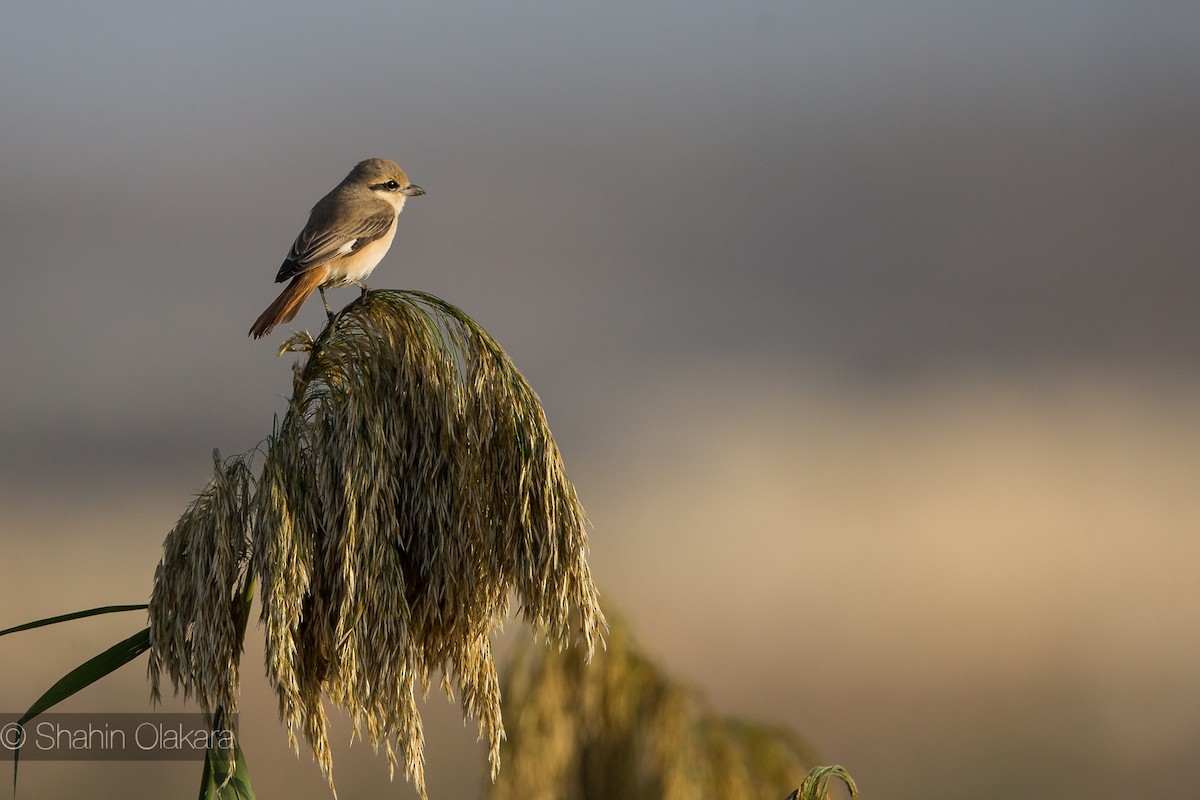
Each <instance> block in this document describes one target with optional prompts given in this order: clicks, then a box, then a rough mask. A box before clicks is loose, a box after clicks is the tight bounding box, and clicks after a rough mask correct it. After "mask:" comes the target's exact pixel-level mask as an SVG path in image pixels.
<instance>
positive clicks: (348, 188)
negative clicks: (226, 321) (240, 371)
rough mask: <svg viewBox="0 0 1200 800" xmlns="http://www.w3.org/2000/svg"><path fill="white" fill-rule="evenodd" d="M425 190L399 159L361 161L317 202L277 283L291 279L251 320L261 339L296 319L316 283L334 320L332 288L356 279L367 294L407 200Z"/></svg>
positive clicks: (255, 335)
mask: <svg viewBox="0 0 1200 800" xmlns="http://www.w3.org/2000/svg"><path fill="white" fill-rule="evenodd" d="M423 194H425V190H424V189H422V188H421V187H420V186H417V185H416V184H414V183H413V182H412V181H410V180H409V179H408V175H406V174H405V173H404V170H402V169H400V166H399V165H398V164H396V162H394V161H390V160H388V159H386V158H368V159H367V160H365V161H360V162H359V163H358V164H357V165H356V166H355V167H354V169H352V170H350V174H349V175H347V176H346V177H345V178H344V179H343V180H342V182H341V183H339V184H338V185H337V186H336V187H335V188H334V189H333V191H331V192H330V193H329V194H327V195H325V196H324V197H322V198H321V199H320V200H319V201H317V204H316V205H315V206H313V207H312V211H311V212H310V213H309V216H308V224H306V225H305V226H304V230H302V231H300V235H299V236H297V237H296V241H295V242H294V243H293V244H292V249H291V251H290V252H289V253H288V255H287V258H286V259H284V262H283V266H281V267H280V268H279V273H278V274H277V275H276V276H275V282H276V283H283V282H284V281H290V283H288V285H287V288H285V289H284V290H283V292H281V293H280V295H279V297H277V298H275V301H274V302H273V303H271V305H269V306H267V308H266V310H265V311H263V312H262V314H260V315H259V316H258V319H256V320H255V321H254V324H253V325H252V326H250V335H251V336H253V337H254V338H255V339H260V338H262V337H263V336H266V335H267V334H268V333H270V332H271V331H272V330H273V329H274V328H275V326H276V325H278V324H280V323H281V322H290V321H291V320H292V319H293V318H294V317H295V316H296V312H298V311H299V310H300V306H302V305H304V301H305V300H307V299H308V296H309V295H311V294H312V293H313V290H314V289H316V290H317V291H319V292H320V293H321V302H322V303H324V304H325V313H326V314H327V315H328V316H329V320H330V322H332V321H333V318H334V314H333V311H331V310H330V308H329V301H328V300H327V299H326V298H325V290H326V289H327V288H330V287H335V286H347V285H349V284H354V285H355V286H357V287H358V288H359V289H361V290H362V293H363V296H364V297H365V296H366V294H367V285H366V284H365V283H363V280H364V279H366V277H367V276H368V275H370V274H371V271H372V270H374V269H375V267H376V266H377V265H378V264H379V262H380V260H382V259H383V256H384V255H385V254H386V253H387V251H388V248H389V247H391V246H392V239H393V238H394V237H395V235H396V223H397V221H398V220H399V217H400V212H401V211H402V210H403V209H404V201H406V200H407V199H408V198H410V197H417V196H419V195H423Z"/></svg>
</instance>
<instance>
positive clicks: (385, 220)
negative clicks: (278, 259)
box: [275, 201, 396, 283]
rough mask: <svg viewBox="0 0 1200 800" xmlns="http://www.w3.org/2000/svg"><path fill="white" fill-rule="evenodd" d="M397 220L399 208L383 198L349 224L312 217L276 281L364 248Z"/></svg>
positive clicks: (286, 278) (287, 278)
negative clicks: (364, 214)
mask: <svg viewBox="0 0 1200 800" xmlns="http://www.w3.org/2000/svg"><path fill="white" fill-rule="evenodd" d="M395 220H396V210H395V209H394V208H392V207H391V206H390V205H388V204H387V203H384V202H382V201H381V202H380V203H379V207H378V209H376V210H374V211H372V213H370V214H368V215H366V216H363V217H360V218H359V219H357V220H354V221H353V222H350V223H349V224H342V225H326V224H320V223H317V224H314V223H315V220H313V219H309V221H308V224H307V225H305V226H304V230H302V231H300V235H299V236H297V237H296V241H295V243H293V244H292V250H291V252H290V253H288V257H287V260H285V261H284V262H283V266H281V267H280V268H279V274H278V275H276V276H275V281H276V282H277V283H279V282H282V281H286V280H290V279H291V278H294V277H295V276H296V275H298V274H300V273H301V272H307V271H308V270H310V269H314V268H316V267H319V266H321V265H322V264H326V263H328V262H330V261H332V260H333V259H335V258H337V257H338V256H343V255H346V254H348V253H353V252H354V251H355V250H361V249H362V248H364V247H366V246H367V245H368V244H370V243H371V242H373V241H375V240H376V239H378V238H380V237H381V236H383V235H385V234H386V233H387V232H388V230H389V229H390V228H391V227H392V223H393V222H395Z"/></svg>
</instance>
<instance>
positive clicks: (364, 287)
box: [350, 280, 371, 300]
mask: <svg viewBox="0 0 1200 800" xmlns="http://www.w3.org/2000/svg"><path fill="white" fill-rule="evenodd" d="M350 282H351V283H353V284H354V285H355V286H357V287H358V288H359V289H361V290H362V297H366V296H367V292H369V291H371V287H370V286H367V285H366V284H365V283H363V282H362V281H359V280H354V281H350ZM362 297H360V298H359V299H360V300H361V299H362Z"/></svg>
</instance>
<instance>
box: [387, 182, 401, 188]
mask: <svg viewBox="0 0 1200 800" xmlns="http://www.w3.org/2000/svg"><path fill="white" fill-rule="evenodd" d="M384 186H386V187H387V188H389V189H399V188H400V184H398V183H396V182H395V181H388V182H387V183H385V184H384Z"/></svg>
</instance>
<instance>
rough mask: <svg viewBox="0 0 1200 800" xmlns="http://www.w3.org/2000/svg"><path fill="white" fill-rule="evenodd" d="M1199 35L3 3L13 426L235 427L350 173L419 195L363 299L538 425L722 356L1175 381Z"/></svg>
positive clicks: (1121, 24) (845, 9)
mask: <svg viewBox="0 0 1200 800" xmlns="http://www.w3.org/2000/svg"><path fill="white" fill-rule="evenodd" d="M1198 34H1200V8H1197V7H1196V6H1195V4H1188V3H1174V4H1172V3H1154V4H1138V5H1136V6H1134V5H1130V4H1125V3H1115V2H1114V3H1096V2H1082V0H1081V1H1080V2H1064V3H1050V4H1047V3H1043V2H1036V3H1035V2H1021V3H1005V4H996V3H961V2H944V3H942V2H926V3H917V2H909V3H854V2H844V1H842V0H839V2H812V3H798V2H779V3H749V4H747V3H739V4H722V3H706V4H695V3H672V4H651V5H646V4H622V3H606V4H603V5H602V6H601V5H600V4H593V5H592V6H590V7H585V6H582V5H575V4H551V3H516V4H513V3H508V4H503V5H496V4H483V3H480V4H474V5H469V6H468V5H459V6H456V7H455V8H454V10H453V11H451V10H450V9H449V8H448V7H445V6H438V7H434V6H424V7H418V8H410V7H407V6H406V5H405V4H402V3H390V2H389V3H375V4H350V5H343V6H339V7H338V8H337V9H336V10H335V9H333V7H332V6H325V5H322V4H313V5H312V6H309V7H302V6H287V7H286V8H285V7H283V6H260V5H258V4H235V3H229V4H203V5H195V4H192V5H188V6H178V7H170V8H168V7H166V6H163V7H154V6H150V5H145V4H116V5H114V4H104V5H103V6H100V5H95V4H90V3H78V4H72V5H70V6H67V5H63V4H53V5H45V4H40V5H39V4H22V5H21V6H20V7H19V8H13V9H9V10H8V12H6V22H5V25H4V26H3V27H2V28H0V103H2V106H3V109H4V112H3V118H2V119H3V122H2V123H0V124H2V133H0V233H2V234H3V238H4V241H5V257H4V266H3V269H4V275H5V291H4V292H3V294H2V295H0V320H3V322H2V324H3V325H4V328H5V330H6V332H7V339H8V342H9V346H8V347H6V348H4V349H3V350H2V351H0V373H2V374H4V375H5V376H6V389H5V391H4V392H3V395H2V396H0V420H3V422H0V441H4V442H7V443H10V444H11V445H12V448H10V452H16V451H17V450H20V451H30V450H32V451H38V452H43V451H45V449H46V447H47V446H48V443H49V442H51V441H53V440H54V439H56V438H72V437H73V438H74V439H75V441H76V442H77V443H82V442H85V441H88V440H94V443H95V444H96V445H98V446H100V447H104V446H105V445H106V444H114V443H122V444H119V445H117V446H118V447H129V446H133V443H134V442H136V441H137V440H138V439H139V438H141V439H144V440H145V443H152V442H161V441H163V440H164V437H166V438H171V437H178V436H181V435H184V436H187V437H191V436H193V435H194V436H195V439H194V441H195V442H210V441H214V440H215V439H220V442H219V443H220V444H222V446H224V447H225V448H226V449H229V448H234V449H237V448H240V447H242V446H245V442H246V440H247V438H249V437H255V436H258V435H261V433H258V434H256V433H255V432H256V431H263V430H264V429H265V424H264V421H265V420H266V419H267V417H268V415H269V413H270V412H271V411H274V410H277V409H278V408H279V402H278V395H279V394H282V393H283V392H284V391H286V374H287V364H286V363H285V362H276V361H275V359H274V358H273V357H272V354H271V351H272V348H273V341H274V340H272V341H269V342H258V343H255V342H251V341H250V340H248V339H247V338H246V337H245V330H246V329H247V328H248V327H249V322H250V321H251V320H253V319H254V317H255V316H256V315H257V313H258V311H259V310H261V308H262V307H265V305H266V304H267V303H268V302H269V301H270V299H271V298H272V297H273V296H274V294H275V292H276V289H277V288H278V287H276V286H275V285H274V284H273V283H272V279H273V277H274V273H275V270H276V269H277V268H278V265H279V263H280V261H281V260H282V256H283V254H284V253H285V252H286V249H287V247H288V246H289V245H290V243H291V241H292V239H293V238H294V236H295V234H296V233H297V232H298V230H299V228H300V227H301V226H302V224H303V222H304V220H305V218H306V214H307V210H308V208H309V207H310V206H311V204H312V203H313V202H315V200H316V199H317V198H319V197H320V196H321V195H322V194H323V193H324V192H325V191H326V190H327V189H328V188H330V187H331V186H332V185H333V184H335V183H336V182H337V181H338V180H339V179H340V178H341V177H342V176H343V175H344V173H345V172H346V171H347V170H348V169H349V167H350V166H351V165H353V164H354V162H356V161H357V160H359V159H360V158H363V157H367V156H374V155H382V156H389V157H393V158H395V159H396V160H398V161H400V162H401V163H402V165H403V166H405V167H406V169H407V170H408V171H409V172H410V173H411V175H412V177H413V179H414V180H416V181H417V182H419V183H420V184H421V185H423V186H425V187H426V188H427V189H428V190H429V195H428V196H427V197H424V198H421V199H420V200H419V201H417V202H414V203H411V204H410V205H409V208H408V209H407V210H406V212H405V215H404V218H403V220H402V222H401V227H400V232H399V235H398V238H397V244H396V246H395V247H394V249H393V251H392V254H391V255H390V256H389V257H388V258H387V260H386V261H385V262H384V263H383V264H382V265H381V267H380V268H379V270H378V272H377V273H376V274H375V276H374V277H373V280H372V283H373V284H374V285H377V286H381V287H386V286H395V287H406V288H421V289H425V290H429V291H433V292H435V293H439V294H442V295H444V296H445V297H446V298H447V299H449V300H451V301H453V302H456V303H458V304H459V305H461V306H462V307H464V308H465V309H466V310H467V311H468V312H470V313H472V314H474V315H475V316H476V317H477V318H478V319H479V320H480V321H481V322H483V323H484V324H485V326H487V327H488V328H489V329H490V330H492V332H493V333H494V334H495V335H497V336H498V337H499V338H500V339H501V341H503V342H504V343H505V344H506V346H507V347H508V348H509V349H510V351H511V352H512V353H513V355H514V357H515V358H516V359H517V361H518V364H519V365H521V366H522V367H523V368H525V369H526V370H527V371H529V372H530V373H531V376H532V377H533V378H534V380H535V384H544V383H545V382H546V381H551V385H550V387H549V390H550V391H551V392H553V391H555V389H554V388H553V387H554V386H558V385H561V386H564V387H572V388H571V389H570V390H568V389H563V390H562V391H575V392H577V394H578V395H579V397H572V398H564V399H565V400H569V402H565V403H564V405H568V406H577V405H578V403H579V402H584V400H583V399H582V398H586V396H588V395H589V394H590V393H591V392H592V391H593V389H594V388H596V387H601V386H602V387H611V386H613V385H622V384H636V383H637V382H638V381H641V380H643V379H644V378H645V375H646V374H647V373H650V374H653V373H657V372H659V371H661V370H662V369H664V367H665V366H667V365H670V364H676V363H678V362H685V363H686V362H688V361H691V360H695V359H712V358H723V359H732V360H742V359H760V360H765V361H769V362H771V363H774V364H778V365H781V366H782V368H783V369H786V370H790V369H795V370H799V369H802V368H803V367H804V366H805V365H807V364H811V363H818V364H822V365H826V366H832V367H833V368H835V369H839V370H848V371H851V372H852V373H855V374H861V375H864V376H868V377H870V376H875V377H878V376H880V375H897V374H898V375H903V374H906V373H907V372H908V371H910V370H913V369H916V370H918V371H920V370H927V369H941V368H943V367H946V366H950V367H955V366H966V367H969V368H999V369H1005V368H1007V367H1008V366H1010V365H1013V364H1019V363H1022V362H1025V361H1029V360H1034V361H1038V362H1046V363H1049V364H1051V365H1053V364H1055V363H1058V362H1064V363H1076V364H1077V363H1081V362H1082V363H1089V362H1100V363H1102V364H1105V365H1110V366H1111V365H1113V364H1116V365H1117V366H1118V367H1119V366H1121V365H1124V364H1144V363H1145V362H1147V361H1150V362H1153V363H1160V364H1163V365H1165V366H1166V367H1167V368H1169V369H1174V368H1185V369H1192V368H1193V365H1194V364H1195V363H1196V357H1197V356H1198V355H1200V337H1198V336H1197V326H1196V323H1195V316H1194V308H1195V303H1196V300H1197V298H1198V297H1200V271H1198V270H1197V269H1196V258H1195V255H1196V253H1197V252H1200V233H1198V231H1200V226H1197V225H1196V224H1195V220H1196V219H1197V212H1200V191H1198V190H1197V186H1198V179H1200V157H1198V155H1197V147H1196V142H1197V141H1200V136H1198V134H1200V103H1198V102H1197V101H1198V100H1200V89H1198V88H1197V87H1200V81H1198V80H1197V77H1198V76H1200V50H1198V49H1197V48H1196V47H1195V46H1194V44H1195V41H1196V37H1197V35H1198ZM351 297H352V293H351V292H348V291H344V292H341V293H339V294H338V295H337V298H338V302H342V301H348V300H349V299H350V298H351ZM320 321H321V320H320V312H319V311H318V310H317V304H313V306H312V307H310V308H306V309H305V310H304V312H303V313H302V314H301V316H300V318H299V320H298V324H300V325H306V326H309V327H313V326H318V325H319V324H320ZM267 387H278V388H275V389H272V388H267ZM543 391H544V392H545V391H546V389H543ZM563 413H570V412H563ZM552 418H553V415H552ZM185 429H186V433H184V431H185Z"/></svg>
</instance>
